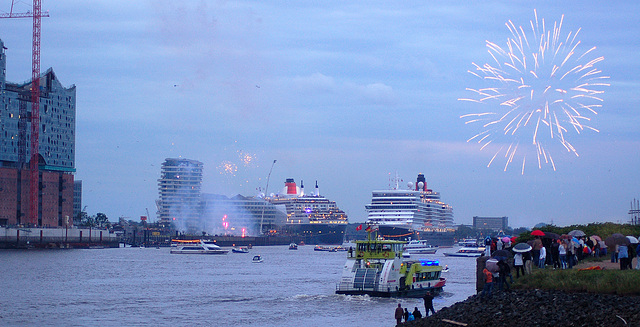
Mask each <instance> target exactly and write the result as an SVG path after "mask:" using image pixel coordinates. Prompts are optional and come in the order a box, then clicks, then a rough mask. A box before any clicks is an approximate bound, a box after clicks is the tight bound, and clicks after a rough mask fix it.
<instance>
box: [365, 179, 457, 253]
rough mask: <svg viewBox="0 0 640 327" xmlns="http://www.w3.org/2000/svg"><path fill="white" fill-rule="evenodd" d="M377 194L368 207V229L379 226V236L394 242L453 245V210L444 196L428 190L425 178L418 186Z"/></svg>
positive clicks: (418, 181) (418, 182) (373, 196)
mask: <svg viewBox="0 0 640 327" xmlns="http://www.w3.org/2000/svg"><path fill="white" fill-rule="evenodd" d="M398 184H399V183H398V179H397V178H396V182H395V188H393V189H391V190H383V191H373V192H372V194H371V204H368V205H366V206H365V208H366V210H367V212H368V217H367V221H366V223H367V225H369V226H376V228H377V229H378V233H379V235H381V236H382V237H384V238H385V239H391V240H401V241H409V240H412V239H413V240H428V241H429V243H431V244H432V245H438V246H449V245H453V236H454V231H455V230H454V228H453V208H452V207H451V206H450V205H448V204H446V203H444V202H442V201H440V194H439V193H438V192H434V191H433V190H431V189H428V188H427V182H426V179H425V177H424V175H423V174H418V178H417V180H416V183H415V184H414V183H412V182H410V183H408V185H407V186H408V188H407V189H404V190H401V189H399V186H398Z"/></svg>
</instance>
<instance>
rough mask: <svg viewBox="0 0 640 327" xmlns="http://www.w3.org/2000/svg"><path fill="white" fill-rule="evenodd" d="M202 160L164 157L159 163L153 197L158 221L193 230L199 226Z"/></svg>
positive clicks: (188, 230)
mask: <svg viewBox="0 0 640 327" xmlns="http://www.w3.org/2000/svg"><path fill="white" fill-rule="evenodd" d="M202 166H203V165H202V162H200V161H196V160H190V159H183V158H167V159H165V161H164V162H163V163H162V168H161V172H160V179H158V190H159V192H160V198H159V199H158V200H157V203H156V204H157V207H158V212H157V214H158V219H159V221H160V223H165V224H167V223H172V224H173V225H174V226H175V227H176V229H178V230H180V231H185V232H191V233H193V232H197V231H199V230H201V228H200V216H201V212H202V210H201V201H200V192H201V189H202Z"/></svg>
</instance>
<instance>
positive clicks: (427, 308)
mask: <svg viewBox="0 0 640 327" xmlns="http://www.w3.org/2000/svg"><path fill="white" fill-rule="evenodd" d="M422 299H423V300H424V317H428V316H429V313H430V312H431V314H435V313H436V310H435V309H434V308H433V294H431V292H427V293H426V294H425V296H424V297H423V298H422ZM394 317H395V318H396V323H397V325H398V326H399V325H401V324H402V322H407V321H414V320H419V319H422V312H420V310H419V309H418V307H414V309H413V311H409V309H408V308H404V310H403V309H402V304H401V303H398V307H397V308H396V311H395V314H394Z"/></svg>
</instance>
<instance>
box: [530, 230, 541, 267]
mask: <svg viewBox="0 0 640 327" xmlns="http://www.w3.org/2000/svg"><path fill="white" fill-rule="evenodd" d="M532 248H533V252H532V257H533V264H534V265H536V266H540V263H539V260H540V249H541V248H543V246H542V240H541V239H540V236H536V239H535V240H534V241H533V245H532Z"/></svg>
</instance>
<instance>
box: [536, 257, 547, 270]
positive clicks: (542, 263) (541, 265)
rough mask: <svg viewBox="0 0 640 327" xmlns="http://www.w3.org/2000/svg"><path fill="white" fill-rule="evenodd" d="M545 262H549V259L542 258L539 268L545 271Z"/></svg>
mask: <svg viewBox="0 0 640 327" xmlns="http://www.w3.org/2000/svg"><path fill="white" fill-rule="evenodd" d="M545 261H547V258H540V260H538V268H542V269H544V262H545Z"/></svg>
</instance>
